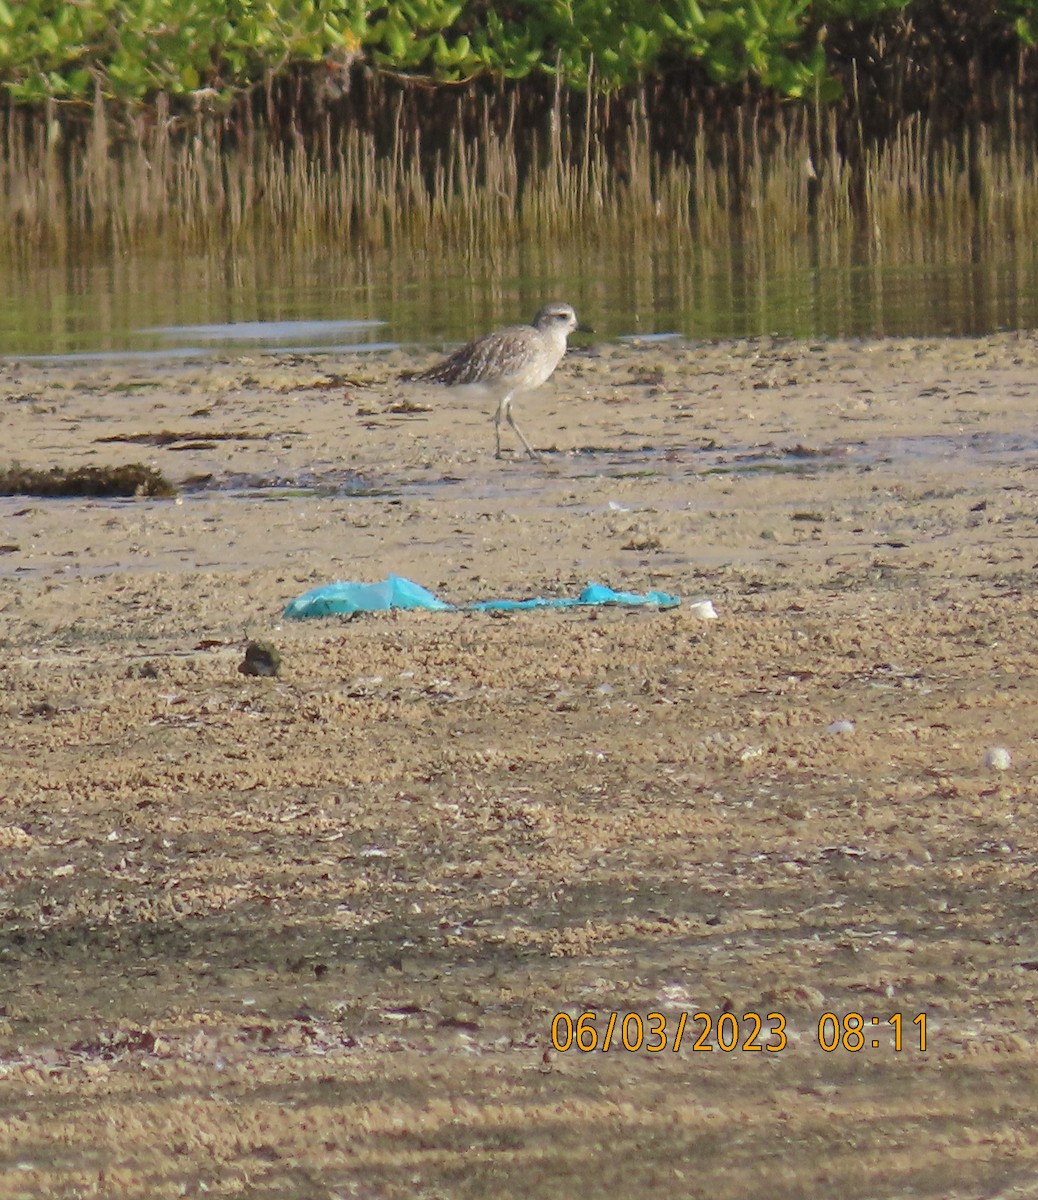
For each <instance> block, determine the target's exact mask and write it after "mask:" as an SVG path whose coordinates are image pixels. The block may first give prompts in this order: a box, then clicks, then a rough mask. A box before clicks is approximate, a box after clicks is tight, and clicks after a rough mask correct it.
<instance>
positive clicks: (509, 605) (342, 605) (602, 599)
mask: <svg viewBox="0 0 1038 1200" xmlns="http://www.w3.org/2000/svg"><path fill="white" fill-rule="evenodd" d="M680 603H681V597H680V596H672V595H670V594H669V593H668V592H646V594H645V595H644V596H640V595H638V594H637V593H635V592H614V591H613V589H612V588H608V587H605V586H603V585H602V584H600V583H593V584H590V585H589V586H588V587H586V588H585V589H584V590H583V591H582V592H581V593H580V595H579V596H563V597H556V596H536V597H534V598H533V599H532V600H480V601H478V602H477V603H476V604H466V605H463V606H461V607H460V608H459V607H456V606H455V605H453V604H446V603H445V602H444V601H443V600H441V599H440V598H439V597H438V596H435V595H433V593H432V592H430V591H429V590H428V588H423V587H422V586H421V584H418V583H413V582H412V581H411V580H410V579H401V578H400V576H399V575H390V576H389V578H388V579H384V580H383V581H382V582H381V583H325V584H322V585H321V586H320V587H315V588H311V589H310V591H308V592H304V594H303V595H302V596H297V597H296V598H295V599H294V600H292V601H290V602H289V603H288V604H287V605H286V606H285V616H286V617H292V618H294V619H295V620H303V619H304V618H306V617H334V616H349V615H351V614H353V613H360V612H385V611H386V610H387V609H390V608H424V609H428V610H430V611H432V612H512V611H515V610H518V609H527V608H575V607H576V606H577V605H582V604H584V605H587V604H625V605H628V604H651V605H655V606H656V607H657V608H674V607H675V606H676V605H678V604H680Z"/></svg>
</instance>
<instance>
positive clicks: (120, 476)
mask: <svg viewBox="0 0 1038 1200" xmlns="http://www.w3.org/2000/svg"><path fill="white" fill-rule="evenodd" d="M176 494H177V489H176V488H175V487H174V486H173V484H172V483H170V481H169V480H168V479H167V478H166V477H165V475H163V474H162V472H161V471H156V470H155V469H154V468H153V467H146V466H144V465H143V464H142V463H129V464H127V465H126V466H121V467H73V468H66V467H51V468H50V469H49V470H45V471H44V470H37V469H35V468H33V467H17V466H15V467H8V468H7V469H6V470H0V495H2V496H46V497H54V496H97V497H114V496H141V497H143V496H148V497H169V496H175V495H176Z"/></svg>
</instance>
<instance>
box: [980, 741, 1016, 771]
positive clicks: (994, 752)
mask: <svg viewBox="0 0 1038 1200" xmlns="http://www.w3.org/2000/svg"><path fill="white" fill-rule="evenodd" d="M1012 762H1013V756H1012V755H1011V754H1010V753H1009V751H1008V750H1007V749H1006V748H1005V746H992V747H991V749H990V750H989V751H988V752H987V754H985V755H984V766H985V767H990V768H991V770H992V771H1008V770H1009V768H1010V766H1011V765H1012Z"/></svg>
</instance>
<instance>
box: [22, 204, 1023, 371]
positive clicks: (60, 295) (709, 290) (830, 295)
mask: <svg viewBox="0 0 1038 1200" xmlns="http://www.w3.org/2000/svg"><path fill="white" fill-rule="evenodd" d="M0 284H2V286H0V354H6V355H29V354H33V355H53V354H81V353H98V352H107V353H112V352H116V353H123V352H139V351H147V350H157V349H167V350H173V349H175V348H177V347H178V346H179V352H180V353H189V354H190V353H206V352H208V351H209V350H211V349H212V348H214V347H233V346H237V345H247V346H248V347H249V348H250V349H260V348H263V347H266V346H270V347H272V348H277V349H280V350H286V349H293V350H300V351H305V350H308V349H336V350H339V349H342V348H344V347H348V348H352V347H356V346H360V347H365V348H368V349H375V348H377V347H385V346H387V345H393V344H400V343H421V344H429V345H440V344H445V343H450V342H456V341H458V340H462V339H464V338H467V337H469V336H471V335H472V333H473V332H475V331H482V330H486V329H490V328H493V327H495V326H499V325H502V324H508V323H510V322H513V321H516V320H519V319H523V320H528V319H529V318H530V317H531V316H532V314H533V313H534V311H535V310H536V309H537V308H538V307H539V306H540V305H541V304H542V303H543V302H544V301H545V300H546V299H550V298H564V299H567V300H569V301H571V302H572V303H573V304H574V305H575V306H576V308H577V311H578V312H579V313H580V314H581V317H582V318H583V319H584V320H586V321H587V322H588V323H589V324H591V325H593V326H594V328H595V330H596V334H597V336H598V337H599V338H602V339H611V338H616V337H621V336H625V335H627V336H632V335H634V336H650V335H656V334H667V333H678V334H681V335H684V336H688V337H692V338H714V337H744V336H754V335H760V334H771V333H774V334H780V335H789V336H799V337H822V336H833V337H837V336H838V337H847V336H884V335H913V334H915V335H945V334H948V335H966V334H983V333H989V332H993V331H996V330H1002V329H1019V328H1029V327H1032V326H1035V325H1038V244H1021V243H1020V242H1015V243H1014V242H1012V241H1011V240H1010V239H1005V240H1004V241H1000V240H999V239H998V238H997V237H991V238H988V239H986V241H985V242H984V243H983V245H982V246H980V247H978V244H977V242H976V240H975V239H972V238H971V237H970V236H969V232H968V230H964V231H963V233H962V237H961V239H959V240H958V241H951V240H949V239H947V238H946V239H943V240H941V241H939V242H937V241H935V240H934V239H933V238H927V237H921V236H919V235H918V231H913V230H912V229H911V228H906V230H905V234H904V239H903V241H900V242H898V243H897V244H882V243H878V242H877V241H876V240H875V239H874V238H872V239H863V240H860V241H858V242H857V243H847V242H846V241H838V240H835V239H834V240H829V239H827V238H826V237H825V236H823V235H822V234H821V233H820V232H819V231H817V230H816V231H815V232H814V233H813V235H812V236H808V237H804V238H800V239H793V240H791V241H789V242H788V243H787V244H784V245H776V244H769V242H768V240H767V239H766V238H765V239H762V240H759V241H755V242H753V243H749V242H741V243H740V242H728V243H726V244H712V245H707V244H696V243H693V242H692V241H691V240H690V239H689V238H688V236H687V233H685V232H682V231H679V230H668V229H667V228H666V227H664V226H662V225H659V226H652V227H648V228H646V227H644V226H640V227H638V228H636V229H634V230H632V231H630V235H629V236H623V237H621V236H619V234H617V235H616V236H612V237H590V236H589V237H588V238H587V239H586V240H583V241H581V240H580V239H578V240H576V241H570V242H567V243H566V244H555V243H549V241H548V240H543V241H541V240H536V241H531V240H529V239H527V240H525V241H519V242H516V243H514V244H510V245H508V246H504V247H500V246H498V247H487V248H486V250H485V252H481V253H480V254H474V253H472V252H468V253H465V254H453V253H451V252H450V251H449V250H447V249H444V248H440V247H435V246H422V247H418V248H414V247H412V248H410V249H409V250H407V251H406V252H399V253H396V254H393V253H390V252H388V251H383V250H379V251H377V252H371V251H364V250H361V249H357V248H356V247H350V246H343V245H341V244H333V245H329V246H327V247H324V248H323V249H322V251H321V252H320V253H317V252H315V251H313V250H305V249H300V250H294V249H293V247H292V243H291V239H286V240H284V241H281V242H279V243H278V244H277V245H265V246H252V247H247V248H244V249H241V250H240V251H230V250H225V251H223V252H221V253H220V254H218V255H204V254H196V255H191V254H184V253H180V252H172V251H171V252H169V253H165V252H163V251H162V250H161V248H160V249H156V250H154V251H153V252H151V253H149V254H129V255H113V256H111V257H109V258H104V259H94V260H89V259H85V260H81V261H76V260H67V261H64V262H57V263H55V262H51V263H48V262H46V261H41V260H38V259H36V258H32V257H27V258H25V259H23V260H22V261H20V262H13V263H7V264H5V265H3V266H2V267H0ZM286 342H287V343H291V346H287V345H286ZM185 343H187V345H185Z"/></svg>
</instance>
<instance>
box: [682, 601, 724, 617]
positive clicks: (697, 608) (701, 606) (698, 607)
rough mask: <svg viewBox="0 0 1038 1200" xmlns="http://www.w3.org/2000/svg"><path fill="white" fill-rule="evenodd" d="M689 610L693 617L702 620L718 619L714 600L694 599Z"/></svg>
mask: <svg viewBox="0 0 1038 1200" xmlns="http://www.w3.org/2000/svg"><path fill="white" fill-rule="evenodd" d="M688 611H689V612H690V613H691V614H692V616H693V617H698V618H699V619H700V620H701V621H716V620H717V609H715V608H714V602H713V601H712V600H693V601H692V603H691V604H690V605H689V606H688Z"/></svg>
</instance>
